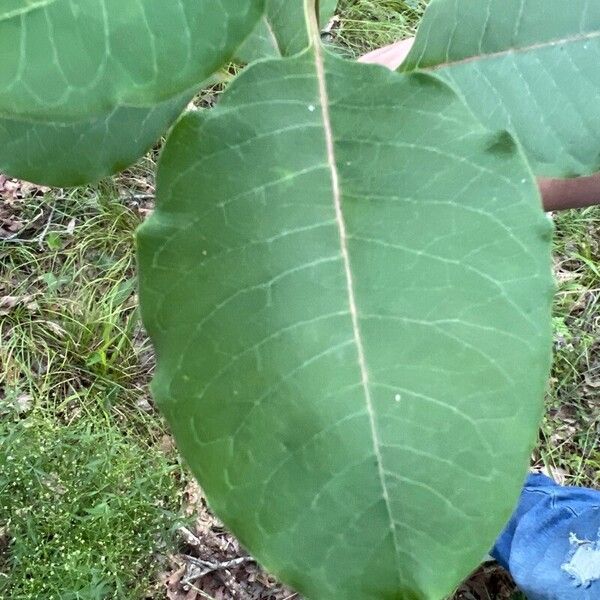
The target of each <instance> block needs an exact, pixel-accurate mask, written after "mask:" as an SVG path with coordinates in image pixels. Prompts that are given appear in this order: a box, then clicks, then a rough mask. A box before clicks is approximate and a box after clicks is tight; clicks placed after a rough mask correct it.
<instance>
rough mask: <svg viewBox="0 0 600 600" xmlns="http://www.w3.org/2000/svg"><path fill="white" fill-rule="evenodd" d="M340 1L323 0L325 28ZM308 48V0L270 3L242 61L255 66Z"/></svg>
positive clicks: (240, 57)
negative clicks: (306, 24)
mask: <svg viewBox="0 0 600 600" xmlns="http://www.w3.org/2000/svg"><path fill="white" fill-rule="evenodd" d="M336 6H337V0H321V2H320V10H321V25H322V26H325V25H326V24H327V22H328V21H329V19H330V18H331V17H332V15H333V13H334V11H335V8H336ZM306 46H308V37H307V35H306V26H305V21H304V0H267V8H266V14H265V16H264V17H263V18H262V19H261V20H260V22H259V24H258V26H257V27H256V29H255V31H254V33H253V34H252V36H251V37H250V38H248V40H247V41H246V43H245V44H244V45H243V46H242V48H241V49H240V51H239V52H238V60H240V61H241V62H244V63H251V62H253V61H255V60H258V59H260V58H268V57H271V58H275V57H281V56H291V55H292V54H296V53H297V52H300V51H302V50H304V48H306Z"/></svg>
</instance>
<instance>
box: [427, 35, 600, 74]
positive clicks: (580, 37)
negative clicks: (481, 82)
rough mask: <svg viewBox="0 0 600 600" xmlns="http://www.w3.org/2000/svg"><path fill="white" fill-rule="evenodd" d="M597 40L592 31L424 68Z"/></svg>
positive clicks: (429, 69) (436, 69)
mask: <svg viewBox="0 0 600 600" xmlns="http://www.w3.org/2000/svg"><path fill="white" fill-rule="evenodd" d="M596 38H600V31H591V32H589V33H586V34H578V35H576V36H569V37H565V38H559V39H554V40H548V41H546V42H541V43H539V44H530V45H529V46H522V47H515V48H506V49H505V50H499V51H498V52H490V53H488V54H478V55H476V56H467V57H466V58H462V59H460V60H455V61H446V62H443V63H438V64H436V65H429V66H426V67H423V68H424V69H426V70H428V71H438V70H439V69H445V68H448V67H456V66H460V65H465V64H469V63H472V62H479V61H484V60H494V59H496V58H504V57H505V56H509V55H511V54H526V53H527V52H535V51H536V50H544V49H546V48H553V47H554V46H562V45H568V44H575V43H579V42H584V41H589V40H593V39H596Z"/></svg>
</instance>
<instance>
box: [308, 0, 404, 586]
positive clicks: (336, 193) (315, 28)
mask: <svg viewBox="0 0 600 600" xmlns="http://www.w3.org/2000/svg"><path fill="white" fill-rule="evenodd" d="M316 5H317V2H316V1H315V0H305V7H306V11H307V24H308V28H309V36H310V40H311V46H312V49H313V52H314V57H315V72H316V76H317V83H318V91H319V103H320V106H321V114H322V119H323V130H324V133H325V142H326V146H327V164H328V165H329V169H330V172H331V183H332V191H333V202H334V208H335V216H336V223H337V226H338V233H339V238H340V251H341V255H342V260H343V265H344V273H345V278H346V287H347V293H348V308H349V311H350V316H351V320H352V331H353V337H354V344H355V346H356V351H357V355H358V363H359V369H360V375H361V385H362V388H363V391H364V397H365V403H366V408H367V414H368V416H369V425H370V429H371V439H372V442H373V451H374V454H375V457H376V459H377V471H378V477H379V482H380V485H381V491H382V496H383V500H384V502H385V506H386V512H387V516H388V520H389V526H390V531H391V534H392V539H393V543H394V553H395V560H396V565H397V575H398V578H399V579H400V569H399V568H398V562H397V561H398V558H399V556H400V549H399V545H398V538H397V535H396V527H395V525H394V518H393V514H392V507H391V502H390V495H389V493H388V489H387V484H386V477H385V468H384V466H383V457H382V455H381V442H380V440H379V433H378V431H377V423H376V421H375V411H374V408H373V399H372V397H371V389H370V381H369V371H368V368H367V361H366V355H365V348H364V343H363V339H362V333H361V328H360V323H359V319H358V309H357V303H356V294H355V291H354V281H353V274H352V268H351V264H350V253H349V249H348V235H347V231H346V222H345V219H344V214H343V210H342V193H341V188H340V177H339V173H338V170H337V161H336V155H335V141H334V136H333V127H332V123H331V114H330V111H329V94H328V90H327V79H326V75H325V60H324V55H323V46H322V44H321V30H320V25H319V20H318V15H317V10H316V8H317V6H316Z"/></svg>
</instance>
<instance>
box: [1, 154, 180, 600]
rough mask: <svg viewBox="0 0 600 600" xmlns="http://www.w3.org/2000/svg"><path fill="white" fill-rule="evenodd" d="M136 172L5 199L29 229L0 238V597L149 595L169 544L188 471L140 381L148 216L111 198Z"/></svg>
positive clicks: (63, 599)
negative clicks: (141, 233)
mask: <svg viewBox="0 0 600 600" xmlns="http://www.w3.org/2000/svg"><path fill="white" fill-rule="evenodd" d="M147 160H148V159H147ZM143 168H144V167H143V163H142V165H140V166H139V167H138V168H136V171H135V173H134V174H131V173H130V174H129V176H124V177H121V178H120V179H119V180H118V182H117V181H115V182H108V183H105V184H103V185H101V186H98V187H96V188H86V189H79V190H74V191H72V192H69V193H66V194H65V193H64V192H62V191H60V190H58V191H56V192H55V193H50V194H47V195H46V196H44V197H41V198H37V199H36V198H30V199H28V200H26V201H24V202H22V203H16V204H14V205H13V206H12V210H13V212H14V213H15V215H17V216H18V218H19V219H20V220H21V221H22V222H24V223H28V222H33V224H32V225H31V226H30V227H25V228H24V229H23V230H21V232H19V238H21V239H20V241H19V240H15V239H13V240H9V241H7V242H4V244H3V245H2V246H0V264H1V265H2V269H1V271H0V297H2V298H4V299H5V300H4V306H3V308H2V309H1V310H2V313H3V314H2V316H1V317H0V339H1V340H2V343H1V344H0V365H1V367H2V368H1V370H0V597H2V598H10V599H11V600H21V599H22V600H34V599H38V598H39V599H40V600H42V599H43V600H51V599H56V600H58V599H60V600H88V599H89V600H92V599H105V598H123V599H132V598H145V597H146V596H147V594H148V593H149V590H151V589H152V587H153V586H155V585H156V579H157V574H158V571H159V570H160V568H161V565H162V564H163V563H164V558H165V557H166V555H167V554H168V551H169V550H170V549H171V548H172V547H173V544H174V535H173V532H174V529H175V527H176V526H177V524H178V523H179V521H180V516H179V510H180V500H181V489H182V486H183V483H184V476H183V474H182V473H183V472H182V469H181V467H180V465H179V463H178V459H177V457H176V456H175V455H174V453H173V452H172V450H171V448H172V446H171V444H170V440H168V439H167V438H166V437H165V436H166V433H165V429H164V426H163V423H162V421H161V419H160V418H159V416H158V415H157V414H156V413H155V411H154V410H153V408H152V405H151V400H150V398H149V395H148V394H149V392H148V389H147V382H148V380H149V377H150V375H151V370H152V367H153V359H152V352H151V350H150V346H149V344H148V341H147V339H146V338H145V336H144V334H143V332H142V329H141V326H140V322H139V317H138V313H137V299H136V295H135V258H134V254H133V235H134V230H135V228H136V227H137V225H138V224H139V223H140V222H141V219H142V212H143V211H140V210H138V209H139V207H137V206H136V205H135V203H134V202H131V201H130V200H129V201H122V200H121V201H120V200H119V197H120V196H121V198H122V196H123V195H125V196H127V197H130V196H131V194H133V193H135V189H134V187H135V177H138V178H140V177H142V176H143V175H144V170H143ZM51 207H52V208H51ZM36 215H42V217H43V218H40V219H37V220H34V219H35V217H36ZM7 297H9V298H10V302H7V300H6V298H7ZM156 597H160V596H156Z"/></svg>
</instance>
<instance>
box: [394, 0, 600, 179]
mask: <svg viewBox="0 0 600 600" xmlns="http://www.w3.org/2000/svg"><path fill="white" fill-rule="evenodd" d="M540 15H543V18H541V16H540ZM599 61H600V3H598V2H596V1H594V0H570V1H569V2H566V3H565V2H563V1H561V0H503V1H502V2H498V1H496V0H479V1H478V2H473V1H472V0H433V1H432V2H431V4H430V6H429V8H428V9H427V11H426V13H425V16H424V17H423V22H422V24H421V27H420V28H419V32H418V35H417V39H416V42H415V45H414V47H413V49H412V52H411V53H410V55H409V57H408V59H407V61H406V62H405V63H404V65H403V66H402V70H404V71H410V70H414V69H427V70H435V72H436V73H438V74H439V75H441V76H442V77H443V78H444V79H445V80H446V81H448V82H449V83H451V84H452V86H453V87H454V88H455V89H456V90H457V91H458V92H459V94H460V95H461V97H462V98H463V100H464V101H465V102H466V103H467V104H468V105H469V107H470V108H471V109H472V110H473V112H474V113H475V114H476V115H477V116H478V117H479V118H480V119H481V120H482V121H483V122H484V123H485V124H486V125H488V126H490V127H492V128H504V129H509V130H511V131H512V132H513V133H514V134H515V135H517V137H518V138H519V141H520V142H521V143H522V144H523V147H524V149H525V151H526V153H527V157H528V158H529V160H530V162H531V164H532V167H533V169H534V171H535V173H536V174H537V175H540V176H547V177H575V176H579V175H590V174H592V173H594V172H596V171H599V170H600V111H599V110H598V107H597V105H596V103H595V101H594V100H593V99H594V98H596V97H597V96H598V94H599V93H600V69H599V68H598V64H599Z"/></svg>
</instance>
